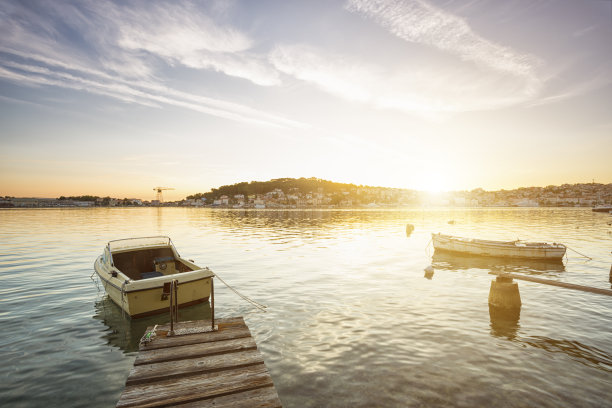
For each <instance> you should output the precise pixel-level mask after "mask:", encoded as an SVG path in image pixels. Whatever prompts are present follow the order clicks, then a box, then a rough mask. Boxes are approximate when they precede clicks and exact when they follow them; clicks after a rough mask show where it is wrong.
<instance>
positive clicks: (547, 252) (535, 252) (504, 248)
mask: <svg viewBox="0 0 612 408" xmlns="http://www.w3.org/2000/svg"><path fill="white" fill-rule="evenodd" d="M431 235H432V241H433V246H434V249H435V250H436V251H442V252H453V253H461V254H469V255H478V256H494V257H508V258H524V259H547V260H554V261H561V259H562V258H563V255H565V250H566V247H565V245H563V244H556V243H553V244H549V243H546V242H524V241H520V240H516V241H489V240H484V239H474V238H461V237H454V236H451V235H443V234H440V233H438V234H431Z"/></svg>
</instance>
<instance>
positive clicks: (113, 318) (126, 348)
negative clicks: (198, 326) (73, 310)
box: [93, 296, 211, 353]
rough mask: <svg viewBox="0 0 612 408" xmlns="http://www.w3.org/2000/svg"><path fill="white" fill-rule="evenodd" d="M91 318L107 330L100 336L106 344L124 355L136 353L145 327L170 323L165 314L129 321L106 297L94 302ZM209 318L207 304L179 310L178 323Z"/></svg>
mask: <svg viewBox="0 0 612 408" xmlns="http://www.w3.org/2000/svg"><path fill="white" fill-rule="evenodd" d="M93 318H94V319H96V320H100V321H101V322H102V323H104V325H105V326H106V327H107V328H108V330H106V332H105V334H104V335H103V336H102V338H103V339H105V340H106V344H108V345H111V346H113V347H117V348H119V349H120V350H122V351H123V352H125V353H130V352H133V351H138V343H139V342H140V338H141V337H142V335H143V334H144V333H145V331H146V329H147V327H150V326H155V325H156V324H164V323H168V322H169V321H170V316H169V314H167V313H163V314H159V315H155V316H149V317H143V318H140V319H130V318H129V317H128V316H127V315H126V314H124V313H122V310H121V308H120V307H119V306H117V305H116V304H115V303H114V302H113V301H112V300H110V298H109V297H108V296H104V297H103V298H102V299H100V300H98V301H96V303H95V314H94V316H93ZM210 318H211V310H210V304H209V303H208V302H206V303H202V304H199V305H194V306H190V307H187V308H181V309H179V321H186V320H203V319H210Z"/></svg>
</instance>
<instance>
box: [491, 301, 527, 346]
mask: <svg viewBox="0 0 612 408" xmlns="http://www.w3.org/2000/svg"><path fill="white" fill-rule="evenodd" d="M489 318H490V319H491V334H492V335H493V336H495V337H503V338H506V339H508V340H513V339H515V338H516V336H517V333H518V330H519V328H520V325H519V320H520V319H521V308H520V307H518V308H511V309H508V308H501V307H497V306H493V305H491V304H489Z"/></svg>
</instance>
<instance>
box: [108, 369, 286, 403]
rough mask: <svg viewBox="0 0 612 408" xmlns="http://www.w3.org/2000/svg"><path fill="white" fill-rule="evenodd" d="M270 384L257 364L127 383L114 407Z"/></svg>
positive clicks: (177, 400) (202, 396)
mask: <svg viewBox="0 0 612 408" xmlns="http://www.w3.org/2000/svg"><path fill="white" fill-rule="evenodd" d="M273 385H274V383H273V382H272V378H271V377H270V374H269V373H268V370H267V369H266V366H265V365H264V364H263V363H261V364H257V365H253V366H249V367H243V368H240V369H236V370H226V371H219V372H215V373H206V374H199V375H194V376H189V377H184V378H178V379H170V380H163V381H157V382H154V383H148V384H139V385H134V386H128V387H126V388H125V390H124V391H123V393H122V394H121V397H120V399H119V402H118V403H117V407H119V408H125V407H161V406H168V405H175V404H179V403H186V402H194V401H198V400H202V399H205V398H213V397H218V396H223V395H229V394H233V393H237V392H241V391H248V390H253V389H257V388H261V387H266V386H273Z"/></svg>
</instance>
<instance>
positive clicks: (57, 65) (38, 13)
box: [0, 2, 303, 127]
mask: <svg viewBox="0 0 612 408" xmlns="http://www.w3.org/2000/svg"><path fill="white" fill-rule="evenodd" d="M129 4H130V5H131V6H132V7H134V6H138V5H140V6H143V7H141V8H140V9H137V8H129V7H127V6H124V7H122V6H118V5H115V4H112V3H104V4H101V3H99V2H82V3H77V5H78V7H77V6H74V5H72V4H69V3H55V2H42V3H39V4H38V5H35V6H34V7H33V8H32V9H30V8H28V7H26V6H24V5H22V4H21V3H12V2H3V3H2V4H0V21H2V24H0V38H1V40H0V77H2V78H5V79H7V80H10V81H13V82H16V83H19V84H21V85H30V86H56V87H62V88H69V89H76V90H80V91H86V92H90V93H94V94H98V95H104V96H108V97H112V98H115V99H118V100H121V101H123V102H126V103H136V104H140V105H145V106H151V107H160V106H162V105H173V106H179V107H183V108H186V109H191V110H194V111H198V112H202V113H206V114H209V115H214V116H218V117H222V118H226V119H230V120H234V121H239V122H245V123H250V124H259V125H267V126H277V127H278V126H280V127H301V126H303V125H302V124H301V123H298V122H295V121H292V120H289V119H286V118H282V117H280V116H277V115H274V114H270V113H267V112H263V111H260V110H257V109H254V108H251V107H248V106H244V105H240V104H236V103H232V102H228V101H223V100H220V99H216V98H210V97H206V96H203V95H197V94H192V93H189V92H183V91H179V90H176V89H173V88H170V87H168V86H166V85H164V83H163V82H162V81H161V80H160V79H159V78H158V75H157V71H156V67H157V66H159V62H156V59H157V60H158V61H159V59H161V60H163V61H166V62H168V63H170V64H174V65H176V64H180V65H184V66H188V67H192V68H196V69H207V68H209V69H214V70H217V71H220V72H224V73H226V74H228V75H232V76H235V77H240V78H246V79H249V80H251V81H253V82H254V83H257V84H260V85H273V84H276V83H277V81H278V73H277V71H276V70H274V69H273V68H271V67H269V63H268V62H267V60H266V59H265V58H264V57H260V56H257V55H253V54H249V53H248V52H246V51H245V50H248V49H249V47H250V46H251V45H252V40H250V39H249V38H248V37H247V36H246V35H244V34H242V33H240V32H238V31H237V30H234V29H231V28H223V27H221V26H219V25H216V24H215V23H214V22H213V21H212V20H211V19H210V18H209V17H207V16H204V15H202V13H201V11H200V10H196V9H194V6H193V5H192V4H191V3H180V4H178V3H176V4H175V3H170V4H167V5H165V6H164V7H163V10H164V11H163V13H162V10H161V9H160V8H159V7H160V6H159V5H157V6H151V7H149V6H148V5H149V3H143V4H140V3H138V2H131V3H129ZM183 5H185V6H184V8H181V6H183ZM33 10H35V11H33ZM143 10H144V11H143ZM156 13H158V14H156ZM198 29H199V30H200V31H199V32H198V31H197V30H198ZM266 65H267V66H266Z"/></svg>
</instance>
